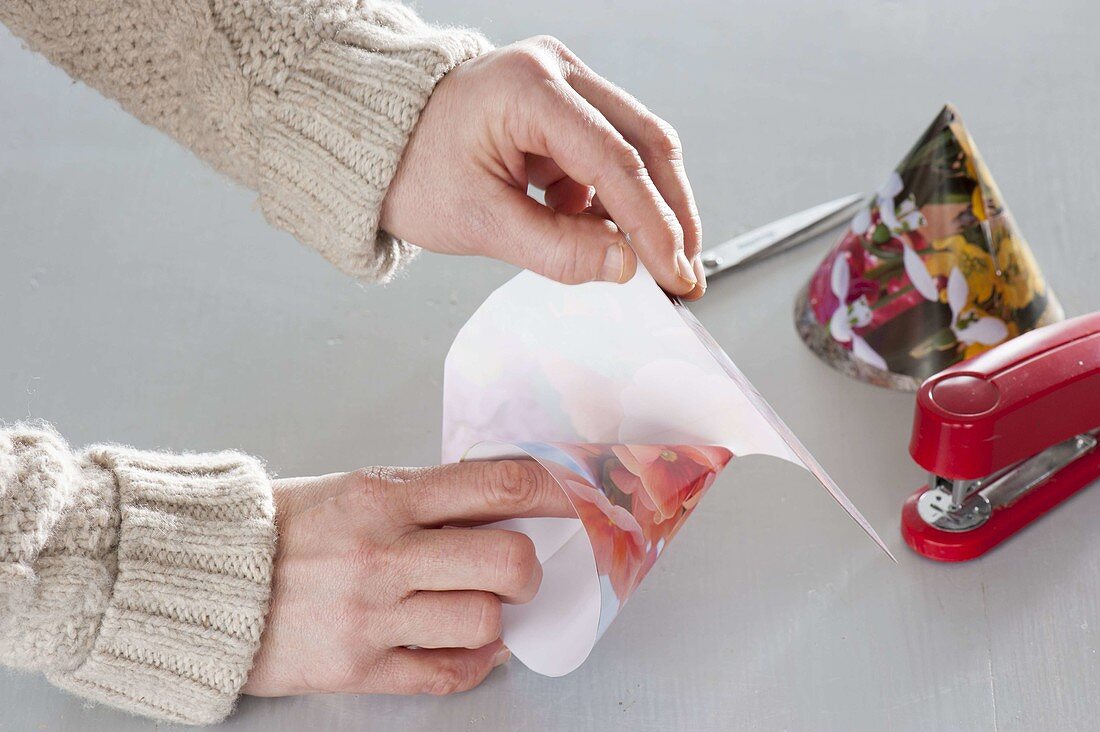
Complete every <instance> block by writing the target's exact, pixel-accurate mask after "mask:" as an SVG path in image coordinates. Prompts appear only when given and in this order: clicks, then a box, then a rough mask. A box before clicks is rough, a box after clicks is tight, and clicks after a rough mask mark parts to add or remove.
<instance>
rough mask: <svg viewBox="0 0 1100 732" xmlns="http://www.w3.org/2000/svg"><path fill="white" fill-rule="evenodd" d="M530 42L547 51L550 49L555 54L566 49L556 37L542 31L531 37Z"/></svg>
mask: <svg viewBox="0 0 1100 732" xmlns="http://www.w3.org/2000/svg"><path fill="white" fill-rule="evenodd" d="M531 43H532V45H535V46H538V47H539V48H544V49H546V50H547V51H551V52H552V53H555V54H561V53H562V52H563V51H565V50H566V48H565V44H564V43H562V42H561V41H560V40H558V39H557V38H556V37H554V36H552V35H549V34H547V33H543V34H541V35H537V36H535V37H533V38H532V39H531Z"/></svg>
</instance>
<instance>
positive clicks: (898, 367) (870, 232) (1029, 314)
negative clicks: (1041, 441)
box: [795, 105, 1065, 391]
mask: <svg viewBox="0 0 1100 732" xmlns="http://www.w3.org/2000/svg"><path fill="white" fill-rule="evenodd" d="M1064 317H1065V314H1064V312H1063V311H1062V307H1061V305H1060V304H1059V303H1058V300H1057V298H1056V297H1055V296H1054V293H1053V292H1051V291H1050V289H1049V288H1048V287H1047V285H1046V282H1045V280H1044V279H1043V275H1042V273H1041V272H1040V271H1039V265H1038V264H1037V263H1036V261H1035V257H1034V256H1033V255H1032V253H1031V249H1030V248H1029V247H1028V244H1027V241H1025V239H1024V237H1023V235H1022V234H1021V233H1020V231H1019V229H1018V228H1017V226H1016V222H1015V221H1014V220H1013V218H1012V215H1011V214H1010V213H1009V211H1008V208H1007V207H1006V206H1005V203H1004V199H1003V197H1002V196H1001V192H1000V190H999V189H998V188H997V184H996V183H995V182H994V181H993V176H992V175H991V174H990V172H989V169H988V168H987V167H986V165H985V163H984V161H983V160H982V157H981V155H980V154H979V152H978V148H977V147H976V146H975V145H974V141H973V139H972V138H971V137H970V134H969V133H968V132H967V130H966V128H965V127H964V126H963V122H962V118H961V117H960V116H959V113H958V111H957V110H956V109H955V108H954V107H952V106H951V105H947V106H945V107H944V108H943V110H942V111H941V112H940V114H939V115H938V116H937V117H936V119H935V121H933V122H932V125H931V126H930V127H929V128H928V129H927V131H925V133H924V134H923V135H922V136H921V138H920V139H919V140H918V141H917V144H916V145H914V146H913V149H912V150H910V151H909V153H908V154H907V155H906V156H905V158H904V159H903V160H902V161H901V163H900V164H899V165H898V167H897V168H896V169H895V170H894V171H893V172H892V173H890V175H889V176H888V177H887V179H886V182H885V183H883V185H882V186H881V187H880V188H879V190H878V191H877V192H876V193H875V195H874V196H872V197H871V198H870V199H869V200H868V202H867V206H866V208H864V209H863V210H861V211H859V212H858V213H857V214H856V215H855V217H854V218H853V219H852V222H851V225H850V226H849V227H848V229H847V230H846V231H845V232H844V234H843V235H842V236H841V238H840V241H838V242H837V244H836V245H835V246H834V247H833V249H832V250H830V252H829V253H828V255H827V256H826V257H825V259H824V260H823V261H822V262H821V264H820V265H819V266H818V268H817V270H816V271H815V272H814V274H813V276H812V277H811V278H810V281H809V283H807V285H806V286H805V287H804V288H803V289H802V291H801V292H800V293H799V295H798V297H797V298H796V301H795V323H796V326H797V328H798V333H799V335H800V336H801V337H802V339H803V340H804V341H805V342H806V344H807V345H808V346H809V347H810V348H811V349H812V350H813V351H814V353H816V354H817V355H818V356H820V357H821V358H822V359H823V360H824V361H825V362H826V363H828V364H830V365H831V366H833V367H834V368H836V369H838V370H840V371H842V372H843V373H845V374H848V375H849V376H852V377H854V378H857V379H860V380H861V381H866V382H869V383H871V384H877V385H879V386H885V387H889V388H893V389H900V390H905V391H915V390H916V389H917V387H918V386H920V383H921V382H922V381H924V379H926V378H927V377H929V376H931V375H932V374H934V373H936V372H938V371H941V370H943V369H945V368H947V367H948V366H951V365H952V364H955V363H958V362H959V361H962V360H965V359H968V358H971V357H973V356H976V355H978V354H979V353H982V352H983V351H986V350H988V349H990V348H992V347H994V346H996V345H998V344H999V343H1002V342H1004V341H1006V340H1008V339H1010V338H1013V337H1015V336H1017V335H1019V334H1021V333H1025V332H1027V331H1029V330H1032V329H1034V328H1038V327H1040V326H1043V325H1047V324H1049V323H1053V322H1056V321H1059V320H1062V319H1063V318H1064Z"/></svg>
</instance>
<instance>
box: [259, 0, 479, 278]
mask: <svg viewBox="0 0 1100 732" xmlns="http://www.w3.org/2000/svg"><path fill="white" fill-rule="evenodd" d="M489 48H490V46H489V43H488V41H487V40H485V38H483V37H482V36H480V35H478V34H477V33H474V32H472V31H467V30H461V29H444V28H436V27H433V26H430V25H428V24H426V23H424V22H423V21H421V20H420V19H419V18H417V17H416V15H415V14H413V13H412V11H410V10H408V9H407V8H405V7H403V6H401V5H396V4H390V3H377V4H372V5H371V6H370V7H369V8H367V9H364V11H363V15H362V17H360V18H356V19H354V20H352V21H351V22H349V23H348V24H347V25H345V26H344V27H343V28H342V29H341V30H340V31H339V32H338V33H337V34H336V36H335V38H334V39H333V40H331V41H325V42H323V43H321V44H320V45H319V46H318V47H317V48H316V49H314V50H313V51H312V52H311V53H310V55H309V56H308V57H307V58H306V59H305V60H304V61H303V62H302V64H301V65H299V66H298V67H297V68H296V69H295V70H294V72H293V73H292V74H291V75H290V77H289V78H288V79H287V81H286V84H285V85H284V86H283V87H282V88H281V90H280V91H279V94H278V97H277V98H275V99H274V100H273V101H272V108H271V111H270V112H269V113H268V115H267V117H268V118H267V121H266V124H265V125H264V131H263V136H262V141H261V149H260V207H261V208H262V209H263V212H264V215H265V216H266V217H267V218H268V220H269V221H270V222H271V223H272V224H274V225H275V226H278V227H280V228H283V229H286V230H288V231H290V232H291V233H292V234H294V235H295V236H296V237H298V239H299V240H301V241H302V242H303V243H305V244H307V245H309V246H311V247H313V248H314V249H316V250H318V251H319V252H320V253H321V254H322V255H324V256H325V258H327V259H328V260H329V261H331V262H332V263H333V264H335V265H336V266H337V267H339V268H340V269H341V270H343V271H344V272H346V273H348V274H350V275H352V276H355V277H358V278H361V279H364V280H371V281H385V280H386V279H388V278H389V277H391V276H392V274H393V273H394V271H395V270H396V268H397V267H398V265H399V264H400V263H401V262H402V261H403V260H405V259H407V258H408V257H409V256H411V255H412V253H413V252H414V247H412V246H410V245H409V244H406V243H405V242H402V241H400V240H398V239H396V238H394V237H393V236H390V235H389V234H387V233H386V232H384V231H381V230H379V216H380V213H381V208H382V199H383V198H384V197H385V195H386V189H387V188H388V187H389V184H390V181H391V180H393V176H394V174H395V173H396V171H397V164H398V162H399V161H400V159H401V154H402V152H403V151H404V149H405V144H406V143H407V141H408V139H409V135H410V134H411V133H412V130H413V127H414V126H415V125H416V122H417V119H418V118H419V116H420V112H421V110H422V109H423V108H424V105H425V104H426V103H427V101H428V97H429V96H430V95H431V93H432V90H433V89H434V88H435V85H436V83H438V82H439V80H440V79H441V78H443V76H444V75H445V74H446V73H447V72H448V71H450V70H451V69H453V68H454V67H455V66H457V65H458V64H460V63H461V62H463V61H465V60H467V59H469V58H472V57H474V56H477V55H479V54H481V53H484V52H485V51H487V50H488V49H489Z"/></svg>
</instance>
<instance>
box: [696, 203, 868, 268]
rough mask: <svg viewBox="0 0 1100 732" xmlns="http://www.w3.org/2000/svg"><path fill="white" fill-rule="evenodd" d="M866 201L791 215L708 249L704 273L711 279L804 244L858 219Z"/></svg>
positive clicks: (704, 252)
mask: <svg viewBox="0 0 1100 732" xmlns="http://www.w3.org/2000/svg"><path fill="white" fill-rule="evenodd" d="M864 201H865V196H864V195H863V194H862V193H853V194H851V195H850V196H844V197H842V198H838V199H836V200H835V201H829V202H828V203H822V204H818V205H817V206H813V207H811V208H808V209H806V210H805V211H799V212H798V213H794V214H791V215H790V216H786V217H784V218H781V219H779V220H777V221H773V222H771V223H770V224H765V225H763V226H761V227H759V228H756V229H753V230H752V231H746V232H745V233H744V234H739V235H738V236H735V237H733V238H732V239H730V240H729V241H726V242H723V243H721V244H717V245H715V246H713V247H710V248H708V249H704V250H703V254H702V258H703V271H704V272H705V273H706V275H707V277H710V276H711V275H715V274H718V273H719V272H725V271H726V270H728V269H733V268H734V267H739V266H742V265H745V264H750V263H752V262H757V261H759V260H761V259H764V258H765V257H770V256H772V255H775V254H779V253H780V252H785V251H787V250H788V249H791V248H793V247H796V246H798V245H799V244H804V243H805V242H807V241H809V240H810V239H813V238H814V237H815V236H817V235H818V234H823V233H824V232H826V231H828V230H829V229H832V228H833V227H835V226H837V225H838V224H840V223H841V222H842V221H844V220H846V219H847V218H849V217H851V216H852V215H854V214H855V212H856V211H857V210H858V209H859V207H860V206H862V205H863V203H864Z"/></svg>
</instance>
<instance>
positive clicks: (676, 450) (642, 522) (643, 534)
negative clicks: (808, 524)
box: [539, 444, 733, 612]
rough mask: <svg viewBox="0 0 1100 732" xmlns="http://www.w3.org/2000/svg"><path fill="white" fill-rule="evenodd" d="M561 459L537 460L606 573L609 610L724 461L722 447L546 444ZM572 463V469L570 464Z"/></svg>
mask: <svg viewBox="0 0 1100 732" xmlns="http://www.w3.org/2000/svg"><path fill="white" fill-rule="evenodd" d="M554 448H556V449H557V450H558V451H560V452H561V453H563V454H564V455H565V456H568V458H569V459H570V461H571V462H572V463H573V464H572V465H569V464H568V463H564V461H563V462H558V461H554V464H550V459H551V456H550V455H549V454H548V453H546V452H545V451H540V453H539V457H540V461H541V462H542V464H543V465H544V466H545V467H546V468H547V469H548V470H549V471H550V473H551V475H553V476H554V477H555V478H556V479H557V481H558V483H559V484H560V485H561V486H562V488H563V489H564V490H565V492H566V493H567V494H568V495H569V498H570V500H571V501H572V503H573V507H574V508H575V509H576V511H577V516H578V518H580V520H581V523H582V524H583V525H584V529H585V531H586V532H587V533H588V538H589V540H590V541H591V543H592V550H593V553H594V554H595V557H596V571H597V573H598V574H599V575H600V576H601V577H605V576H606V577H608V578H609V580H610V582H611V588H612V591H613V592H614V594H615V598H616V600H618V607H617V608H609V609H608V610H610V611H613V612H617V611H618V610H619V609H620V608H621V607H622V606H623V605H625V604H626V601H627V600H628V599H629V598H630V596H631V594H632V593H633V592H634V590H635V589H637V587H638V584H639V583H640V582H641V581H642V578H643V577H645V575H646V573H647V572H648V571H649V570H650V568H651V567H652V566H653V564H654V562H656V560H657V557H658V556H660V554H661V552H662V551H663V550H664V548H665V546H667V545H668V542H669V541H670V540H671V539H672V537H673V536H675V534H676V532H677V531H678V530H679V529H680V527H681V526H683V524H684V521H686V520H687V517H688V516H689V515H690V514H691V512H692V510H693V509H694V508H695V506H696V505H698V503H699V499H700V498H702V496H703V493H705V492H706V490H707V489H708V488H709V487H710V486H711V485H712V484H713V483H714V479H715V478H716V477H717V476H718V473H719V472H721V471H722V469H723V468H725V467H726V465H727V464H729V461H730V460H731V459H732V458H733V453H732V452H730V451H729V450H727V449H725V448H723V447H694V446H688V445H601V444H577V445H563V444H557V445H554ZM574 468H579V469H580V470H579V471H578V470H575V469H574Z"/></svg>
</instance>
